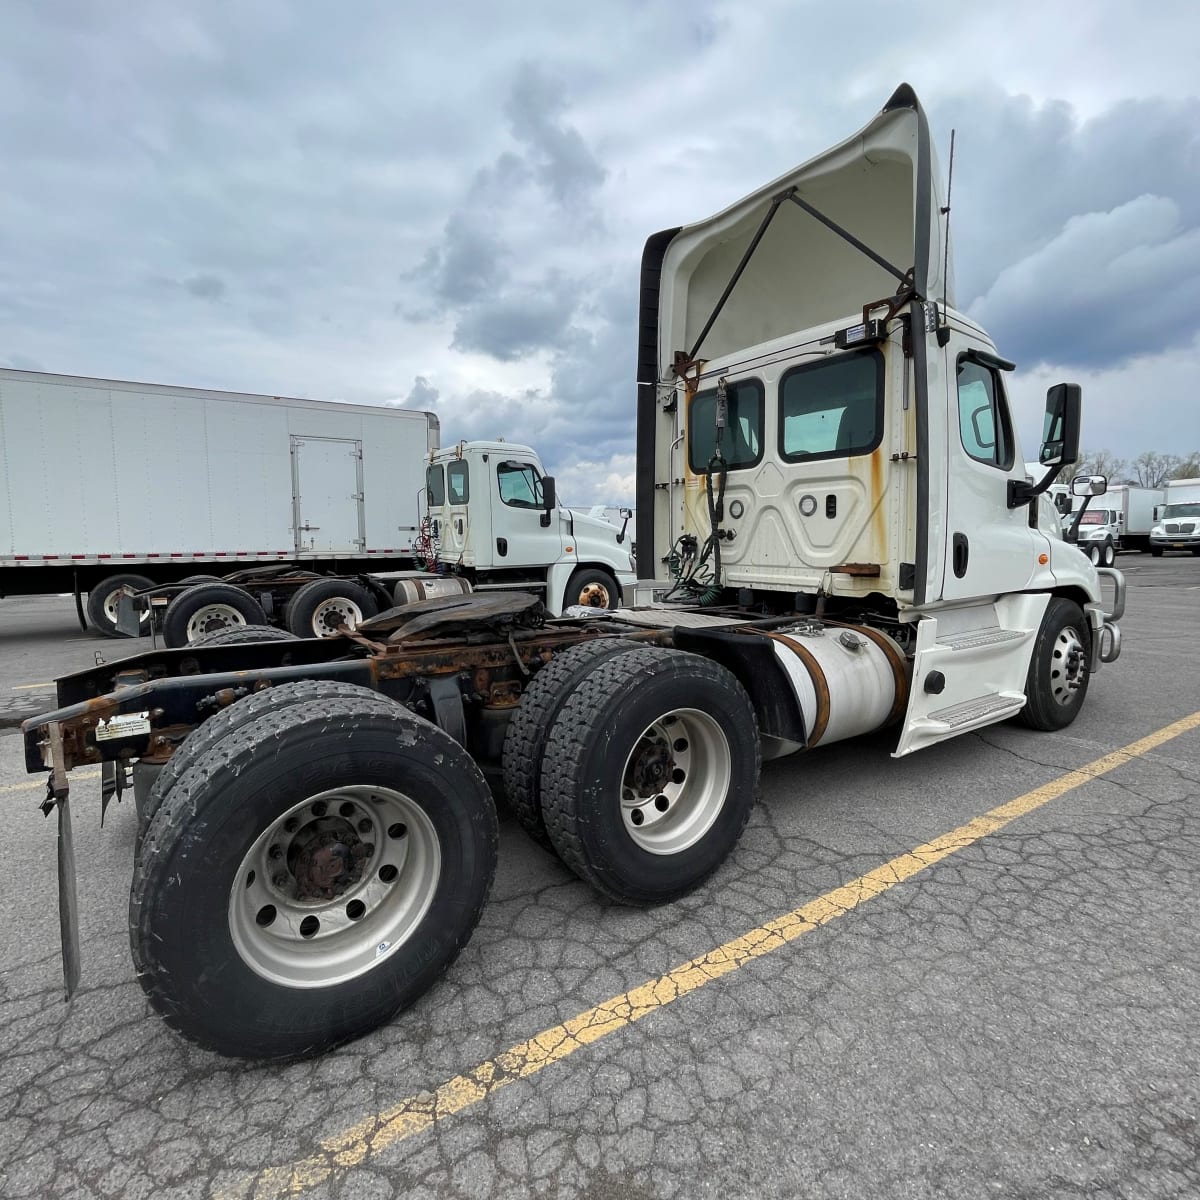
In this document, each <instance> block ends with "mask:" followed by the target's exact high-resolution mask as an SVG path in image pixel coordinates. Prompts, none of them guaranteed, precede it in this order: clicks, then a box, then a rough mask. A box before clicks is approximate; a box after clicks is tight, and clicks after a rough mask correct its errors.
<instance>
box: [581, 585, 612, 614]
mask: <svg viewBox="0 0 1200 1200" xmlns="http://www.w3.org/2000/svg"><path fill="white" fill-rule="evenodd" d="M579 603H580V604H581V605H583V606H584V607H585V608H608V607H609V605H610V603H611V598H610V597H609V594H608V588H606V587H605V586H604V584H602V583H589V584H586V585H585V586H584V587H581V588H580V589H579Z"/></svg>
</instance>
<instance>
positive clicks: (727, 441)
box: [688, 379, 764, 474]
mask: <svg viewBox="0 0 1200 1200" xmlns="http://www.w3.org/2000/svg"><path fill="white" fill-rule="evenodd" d="M725 396H726V399H727V400H728V403H729V416H728V419H727V422H726V426H725V433H724V435H723V436H722V438H721V457H722V458H724V460H725V465H726V466H727V467H728V468H729V469H730V470H736V469H737V468H738V467H752V466H754V465H755V463H757V462H758V461H759V459H761V458H762V433H763V407H764V392H763V385H762V383H761V382H760V381H759V380H757V379H739V380H738V381H737V382H736V383H730V384H727V385H726V388H725ZM716 447H717V389H716V388H712V389H711V390H709V391H703V392H697V393H696V394H695V395H694V396H693V397H692V404H691V407H690V409H689V410H688V464H689V465H690V466H691V468H692V470H693V471H694V472H696V473H697V474H699V473H700V472H702V471H706V470H708V464H709V462H711V461H712V457H713V454H714V452H715V451H716Z"/></svg>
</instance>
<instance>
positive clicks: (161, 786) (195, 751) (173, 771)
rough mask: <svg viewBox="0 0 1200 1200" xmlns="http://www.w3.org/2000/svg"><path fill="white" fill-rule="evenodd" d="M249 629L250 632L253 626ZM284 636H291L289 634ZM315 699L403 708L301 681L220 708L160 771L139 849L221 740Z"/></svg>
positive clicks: (352, 689)
mask: <svg viewBox="0 0 1200 1200" xmlns="http://www.w3.org/2000/svg"><path fill="white" fill-rule="evenodd" d="M246 628H247V629H249V628H250V626H247V627H246ZM226 632H227V633H234V632H236V633H241V632H243V631H242V630H240V629H239V630H227V631H226ZM271 632H272V633H284V631H283V630H281V629H273V630H272V631H271ZM214 636H219V635H214ZM284 636H286V637H288V638H290V637H291V635H290V634H286V633H285V634H284ZM313 700H362V701H363V703H364V704H366V703H375V704H377V705H378V706H379V708H380V709H382V710H383V711H388V710H389V709H393V708H398V707H400V705H399V704H397V702H396V701H395V700H389V699H388V698H387V697H386V696H382V695H380V694H379V693H378V692H373V691H372V690H371V689H370V688H367V687H362V686H360V685H359V684H357V683H341V682H339V681H338V680H335V679H298V680H296V681H295V682H293V683H280V684H276V685H275V686H274V687H269V688H265V689H263V691H261V692H251V694H250V695H249V696H243V697H242V698H241V699H240V700H235V701H234V702H233V703H232V704H231V705H230V706H229V707H228V708H223V709H221V711H220V712H219V713H217V714H216V715H215V716H212V717H209V718H208V720H207V721H205V722H204V724H203V725H201V726H199V728H197V729H195V730H193V731H192V732H191V733H190V734H189V735H188V736H187V737H186V738H185V739H184V740H183V743H182V744H181V745H180V746H179V747H178V748H177V749H176V750H175V752H174V754H172V755H171V757H170V758H168V759H167V761H166V763H165V765H164V766H163V768H162V770H160V771H159V772H158V775H157V776H156V778H155V780H154V782H153V784H152V785H151V787H150V788H149V790H148V792H147V794H146V797H145V799H144V800H143V801H142V803H141V804H140V805H139V806H138V846H139V848H140V846H141V843H142V839H143V837H144V835H145V831H146V829H147V828H149V825H150V822H151V820H153V818H154V814H155V813H156V812H158V810H159V809H160V808H161V807H162V805H163V801H165V800H166V798H167V795H168V794H169V793H170V791H171V789H172V788H173V787H174V786H175V783H176V781H177V780H178V779H179V777H180V776H181V775H182V774H183V773H184V771H186V770H187V769H188V767H190V766H191V765H192V764H193V763H194V762H196V761H198V760H199V759H200V758H202V757H203V756H204V755H205V754H207V753H208V751H209V750H211V749H212V748H213V747H214V746H215V745H216V744H217V743H218V742H220V741H221V740H222V739H224V738H226V737H228V736H229V735H230V734H231V733H236V732H237V731H238V730H239V729H244V728H245V727H246V726H247V725H251V724H253V723H254V722H255V721H257V720H258V719H259V717H265V716H268V715H269V714H270V713H276V712H279V711H281V710H282V709H285V708H292V707H294V706H295V705H297V704H308V703H310V702H311V701H313ZM138 765H140V764H138ZM134 771H135V772H136V771H137V765H135V767H134Z"/></svg>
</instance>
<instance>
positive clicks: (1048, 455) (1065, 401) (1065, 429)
mask: <svg viewBox="0 0 1200 1200" xmlns="http://www.w3.org/2000/svg"><path fill="white" fill-rule="evenodd" d="M1082 404H1083V389H1082V388H1080V386H1079V384H1077V383H1056V384H1055V385H1054V386H1053V387H1052V388H1050V390H1049V391H1047V393H1046V420H1045V423H1044V424H1043V425H1042V448H1041V450H1040V451H1039V452H1038V462H1040V463H1041V464H1042V466H1043V467H1069V466H1070V465H1071V464H1072V463H1075V462H1078V461H1079V413H1080V409H1081V407H1082ZM1100 494H1101V493H1100V492H1096V493H1095V495H1100Z"/></svg>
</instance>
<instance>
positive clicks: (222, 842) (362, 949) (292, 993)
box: [129, 699, 497, 1060]
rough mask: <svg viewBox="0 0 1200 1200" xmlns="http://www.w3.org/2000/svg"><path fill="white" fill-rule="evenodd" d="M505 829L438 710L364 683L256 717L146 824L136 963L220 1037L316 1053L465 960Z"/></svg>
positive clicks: (132, 915)
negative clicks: (374, 701)
mask: <svg viewBox="0 0 1200 1200" xmlns="http://www.w3.org/2000/svg"><path fill="white" fill-rule="evenodd" d="M335 806H336V807H335ZM496 846H497V823H496V810H495V806H494V805H493V803H492V798H491V796H490V794H489V792H488V789H487V785H486V783H485V782H484V779H483V776H482V774H481V773H480V771H479V769H478V767H476V766H475V764H474V763H473V762H472V761H471V759H470V757H469V755H468V754H467V753H466V751H465V750H464V749H463V748H462V747H461V746H459V745H458V744H457V743H456V742H455V741H454V740H453V738H451V737H450V736H449V735H448V734H446V733H444V732H443V731H442V730H440V729H438V728H437V727H436V726H434V725H432V724H430V723H429V722H428V721H425V720H423V719H422V718H420V717H417V716H416V715H414V714H413V713H410V712H408V711H407V710H405V709H402V708H399V707H396V708H395V709H394V710H393V711H390V712H386V711H381V710H380V709H379V707H378V706H370V705H364V704H363V703H362V702H360V701H358V700H348V699H339V700H318V701H312V702H311V703H309V704H307V705H304V706H303V707H302V708H300V709H299V710H297V711H290V710H286V711H283V712H277V713H272V714H269V715H267V716H263V717H260V718H259V719H258V720H257V721H255V722H254V723H253V724H251V725H248V726H246V727H244V728H242V729H239V730H237V731H236V732H234V733H231V734H229V735H228V736H227V737H225V738H223V739H222V740H221V742H220V743H219V745H217V746H214V747H213V748H212V749H210V750H209V751H208V753H206V754H205V755H203V756H202V757H201V758H199V759H198V760H197V761H195V762H194V763H192V765H191V766H190V767H189V768H188V769H187V770H186V771H185V772H184V773H183V775H181V776H180V778H179V780H178V781H177V782H176V784H175V786H174V787H173V788H172V789H171V792H170V794H169V795H168V797H167V800H166V802H165V803H164V804H163V806H162V807H161V808H160V809H159V810H158V812H157V813H156V814H155V816H154V819H153V820H152V821H151V823H150V828H149V829H148V830H147V833H146V839H145V842H144V845H143V847H142V854H141V857H140V858H139V860H138V862H137V865H136V867H135V871H134V877H133V886H132V889H131V892H130V905H129V932H130V943H131V948H132V951H133V960H134V965H135V967H136V970H137V976H138V981H139V983H140V984H141V985H142V988H143V990H144V991H145V992H146V995H147V996H148V997H149V1000H150V1003H151V1004H152V1006H153V1007H154V1008H155V1009H156V1010H157V1012H158V1013H159V1014H160V1015H161V1016H162V1017H163V1019H164V1020H165V1021H166V1022H167V1024H168V1025H170V1026H171V1027H172V1028H173V1029H175V1030H176V1031H177V1032H178V1033H180V1034H182V1035H183V1036H184V1037H186V1038H188V1039H190V1040H191V1041H193V1042H196V1043H198V1044H199V1045H201V1046H204V1047H206V1048H207V1049H209V1050H212V1051H215V1052H216V1053H217V1054H223V1055H228V1056H232V1057H239V1058H251V1059H260V1060H268V1059H274V1060H279V1059H295V1058H303V1057H307V1056H310V1055H314V1054H320V1053H322V1052H324V1051H326V1050H329V1049H331V1048H333V1047H334V1046H338V1045H340V1044H341V1043H343V1042H347V1041H350V1040H351V1039H353V1038H356V1037H360V1036H361V1035H363V1034H365V1033H368V1032H369V1031H370V1030H372V1029H374V1028H376V1027H377V1026H379V1025H380V1024H382V1023H384V1022H386V1021H388V1020H389V1019H390V1018H392V1017H393V1016H394V1015H395V1014H396V1013H397V1012H399V1011H400V1010H401V1009H403V1008H406V1007H407V1006H408V1005H410V1004H412V1003H413V1002H414V1001H415V1000H417V999H418V998H419V997H420V996H422V995H423V994H424V993H425V992H426V991H428V990H429V988H430V987H431V986H432V985H433V984H434V982H435V981H436V980H437V979H438V978H439V976H441V975H442V973H443V972H444V971H445V970H446V969H447V968H448V967H449V965H450V964H451V962H453V960H454V958H455V957H456V956H457V954H458V953H459V951H460V950H461V949H462V947H463V946H464V945H465V944H466V942H467V941H468V939H469V938H470V936H471V934H472V932H473V931H474V928H475V926H476V924H477V922H478V920H479V914H480V911H481V910H482V908H483V904H484V901H485V900H486V898H487V894H488V891H489V889H490V887H491V882H492V878H493V876H494V873H495V866H496ZM334 869H340V871H341V874H340V875H338V876H337V877H336V878H333V877H331V875H330V871H331V870H334Z"/></svg>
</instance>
